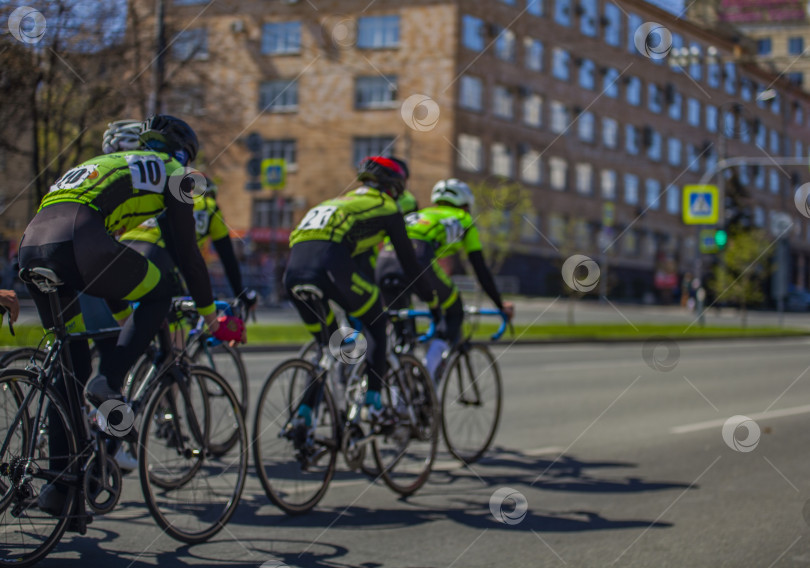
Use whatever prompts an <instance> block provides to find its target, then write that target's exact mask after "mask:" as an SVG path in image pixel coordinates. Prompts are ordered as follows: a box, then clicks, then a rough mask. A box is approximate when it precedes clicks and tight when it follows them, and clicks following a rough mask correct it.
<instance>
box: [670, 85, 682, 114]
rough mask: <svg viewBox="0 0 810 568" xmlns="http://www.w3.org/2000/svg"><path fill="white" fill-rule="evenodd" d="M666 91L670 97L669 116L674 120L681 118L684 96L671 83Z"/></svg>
mask: <svg viewBox="0 0 810 568" xmlns="http://www.w3.org/2000/svg"><path fill="white" fill-rule="evenodd" d="M666 93H667V96H668V97H669V118H671V119H672V120H681V109H682V108H683V96H682V95H681V94H680V93H679V92H678V91H676V90H674V87H672V86H670V85H668V86H667V90H666Z"/></svg>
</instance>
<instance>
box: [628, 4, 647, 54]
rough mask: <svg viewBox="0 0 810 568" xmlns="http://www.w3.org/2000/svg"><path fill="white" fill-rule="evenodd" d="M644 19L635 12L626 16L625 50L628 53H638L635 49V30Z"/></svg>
mask: <svg viewBox="0 0 810 568" xmlns="http://www.w3.org/2000/svg"><path fill="white" fill-rule="evenodd" d="M643 23H644V20H642V19H641V16H638V15H636V14H628V16H627V51H629V52H630V53H636V54H637V53H638V49H636V30H637V29H638V28H640V27H641V24H643Z"/></svg>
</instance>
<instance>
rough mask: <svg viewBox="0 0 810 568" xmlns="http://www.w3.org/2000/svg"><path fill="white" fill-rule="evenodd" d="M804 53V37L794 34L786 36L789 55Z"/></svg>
mask: <svg viewBox="0 0 810 568" xmlns="http://www.w3.org/2000/svg"><path fill="white" fill-rule="evenodd" d="M803 53H804V38H803V37H801V36H794V37H789V38H788V54H789V55H802V54H803Z"/></svg>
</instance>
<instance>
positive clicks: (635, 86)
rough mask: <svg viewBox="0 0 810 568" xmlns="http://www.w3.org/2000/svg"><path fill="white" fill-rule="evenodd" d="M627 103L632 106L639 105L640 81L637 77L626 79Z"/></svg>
mask: <svg viewBox="0 0 810 568" xmlns="http://www.w3.org/2000/svg"><path fill="white" fill-rule="evenodd" d="M626 80H627V102H628V103H630V104H631V105H633V106H639V105H640V104H641V79H639V78H638V77H628V78H627V79H626Z"/></svg>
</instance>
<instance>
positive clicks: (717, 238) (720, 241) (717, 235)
mask: <svg viewBox="0 0 810 568" xmlns="http://www.w3.org/2000/svg"><path fill="white" fill-rule="evenodd" d="M714 244H716V245H717V248H720V249H722V248H725V246H726V245H727V244H728V233H727V232H726V231H724V230H723V229H718V230H716V231H715V232H714Z"/></svg>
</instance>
